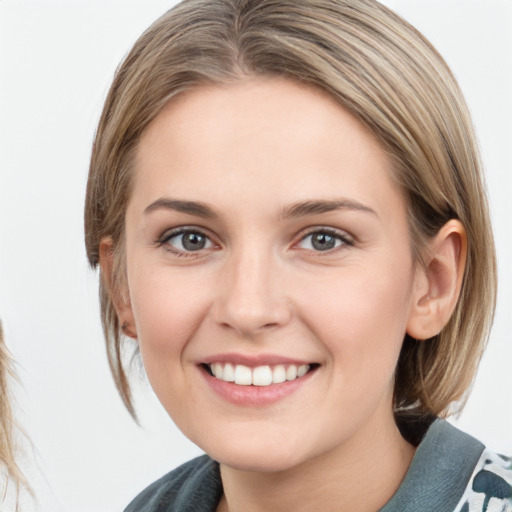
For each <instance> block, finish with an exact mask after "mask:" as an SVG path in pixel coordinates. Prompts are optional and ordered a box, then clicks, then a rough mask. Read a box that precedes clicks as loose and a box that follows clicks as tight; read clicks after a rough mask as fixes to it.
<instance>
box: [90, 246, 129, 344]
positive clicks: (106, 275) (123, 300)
mask: <svg viewBox="0 0 512 512" xmlns="http://www.w3.org/2000/svg"><path fill="white" fill-rule="evenodd" d="M99 253H100V268H101V279H102V281H103V285H104V286H105V287H106V288H107V290H108V293H109V295H110V300H111V301H112V304H113V305H114V308H115V310H116V313H117V318H118V321H119V325H120V326H121V330H122V332H123V334H124V335H126V336H128V337H129V338H133V339H137V332H136V330H135V319H134V316H133V311H132V307H131V302H130V295H129V293H128V289H127V285H126V282H125V279H123V278H119V276H116V274H115V265H114V247H113V242H112V238H110V237H104V238H102V239H101V242H100V251H99Z"/></svg>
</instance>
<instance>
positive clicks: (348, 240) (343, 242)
mask: <svg viewBox="0 0 512 512" xmlns="http://www.w3.org/2000/svg"><path fill="white" fill-rule="evenodd" d="M187 234H192V235H197V236H199V237H201V238H203V239H205V240H206V244H208V243H209V244H210V246H209V247H203V248H200V249H198V250H197V251H193V250H187V249H178V248H175V247H173V246H172V245H171V244H170V243H169V241H170V240H171V239H173V238H177V237H179V236H183V235H187ZM315 234H317V235H327V236H328V237H331V238H333V239H334V240H335V243H337V242H339V244H338V245H336V246H335V247H333V248H329V249H326V250H314V249H299V250H305V251H311V252H313V253H317V254H321V253H332V252H334V251H337V250H340V249H343V247H351V246H353V245H354V240H353V238H352V237H350V236H349V235H347V233H345V232H342V231H338V230H337V229H334V228H329V227H316V228H312V229H310V230H309V231H308V232H306V233H305V234H303V235H302V236H301V237H300V239H299V241H298V242H296V243H295V244H294V246H297V245H299V244H301V243H302V242H304V241H305V240H306V239H307V238H308V237H311V236H312V235H315ZM181 243H182V245H183V241H182V242H181ZM157 245H158V246H160V247H164V249H165V250H166V251H169V252H171V253H173V254H175V255H177V256H178V257H194V256H196V257H197V256H199V254H200V253H201V252H202V251H203V250H205V249H206V250H208V249H211V248H212V247H214V246H215V244H214V242H213V241H212V240H211V237H210V236H208V235H207V234H205V232H204V231H203V230H202V229H199V228H194V227H180V228H176V229H173V230H171V231H166V232H165V233H164V234H163V235H162V236H161V237H160V238H159V239H158V241H157Z"/></svg>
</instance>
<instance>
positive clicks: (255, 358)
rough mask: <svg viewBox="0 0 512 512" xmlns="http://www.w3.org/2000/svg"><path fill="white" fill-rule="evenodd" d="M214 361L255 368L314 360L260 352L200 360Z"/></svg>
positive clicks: (221, 355)
mask: <svg viewBox="0 0 512 512" xmlns="http://www.w3.org/2000/svg"><path fill="white" fill-rule="evenodd" d="M213 363H231V364H233V365H236V364H240V365H244V366H248V367H250V368H255V367H257V366H275V365H278V364H283V365H287V364H288V365H290V364H294V365H297V366H300V365H303V364H313V363H312V361H307V360H304V359H296V358H293V357H287V356H281V355H277V354H258V355H247V354H234V353H226V354H214V355H211V356H208V357H206V358H205V359H202V360H201V361H200V364H213Z"/></svg>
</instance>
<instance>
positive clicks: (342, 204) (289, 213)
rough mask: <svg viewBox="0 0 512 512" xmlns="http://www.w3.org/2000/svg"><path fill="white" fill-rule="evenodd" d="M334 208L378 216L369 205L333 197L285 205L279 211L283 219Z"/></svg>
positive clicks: (325, 211) (331, 210)
mask: <svg viewBox="0 0 512 512" xmlns="http://www.w3.org/2000/svg"><path fill="white" fill-rule="evenodd" d="M336 210H356V211H360V212H366V213H371V214H373V215H375V216H377V217H378V215H377V212H376V211H375V210H372V209H371V208H370V207H369V206H366V205H364V204H362V203H359V202H357V201H354V200H352V199H334V200H330V201H325V200H319V201H315V200H313V201H302V202H299V203H294V204H292V205H290V206H287V207H286V208H285V209H284V210H283V211H282V213H281V217H282V218H283V219H287V218H290V217H304V216H306V215H320V214H322V213H328V212H333V211H336Z"/></svg>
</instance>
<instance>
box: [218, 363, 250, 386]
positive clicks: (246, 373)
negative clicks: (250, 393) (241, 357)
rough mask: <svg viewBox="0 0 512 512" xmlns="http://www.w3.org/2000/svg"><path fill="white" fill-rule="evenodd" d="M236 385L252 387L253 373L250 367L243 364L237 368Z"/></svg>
mask: <svg viewBox="0 0 512 512" xmlns="http://www.w3.org/2000/svg"><path fill="white" fill-rule="evenodd" d="M221 380H222V379H221ZM235 384H239V385H241V386H250V385H251V384H252V372H251V369H250V368H249V367H248V366H243V365H241V364H237V365H236V366H235Z"/></svg>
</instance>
